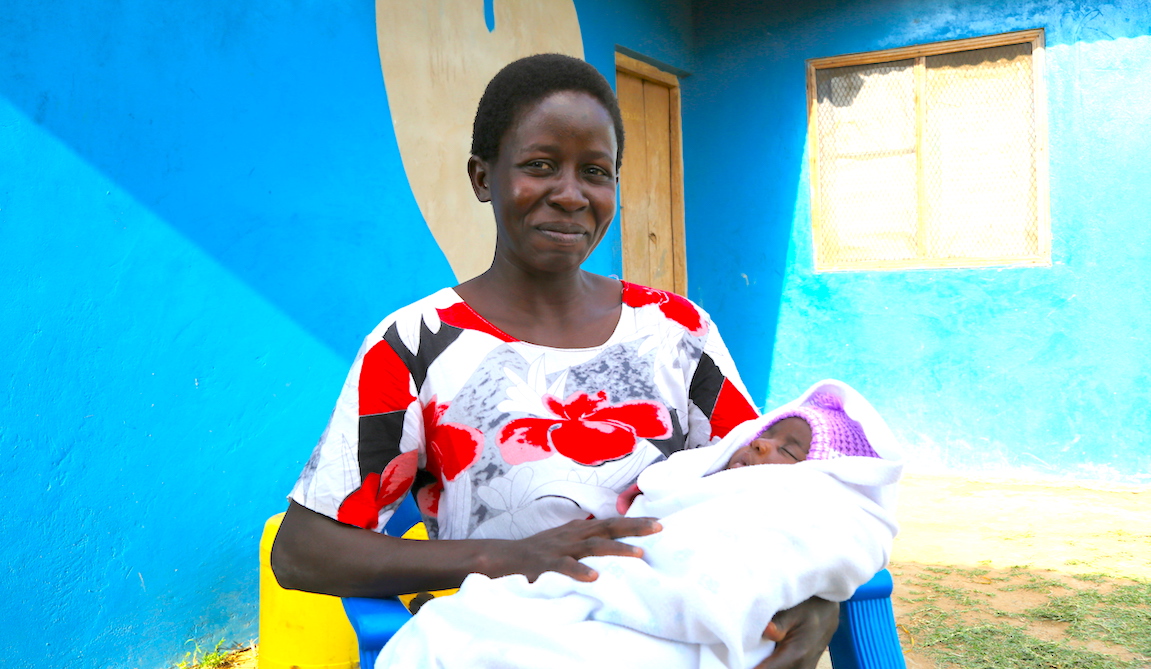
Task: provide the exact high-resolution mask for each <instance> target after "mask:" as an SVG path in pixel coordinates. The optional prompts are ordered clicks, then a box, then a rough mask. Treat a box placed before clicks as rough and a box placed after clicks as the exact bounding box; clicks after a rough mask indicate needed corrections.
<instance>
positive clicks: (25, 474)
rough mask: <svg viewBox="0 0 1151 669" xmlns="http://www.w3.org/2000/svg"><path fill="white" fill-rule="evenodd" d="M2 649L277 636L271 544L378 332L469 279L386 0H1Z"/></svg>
mask: <svg viewBox="0 0 1151 669" xmlns="http://www.w3.org/2000/svg"><path fill="white" fill-rule="evenodd" d="M2 12H3V16H4V19H3V21H2V22H0V45H3V46H2V47H0V49H2V53H3V55H2V63H3V65H2V67H0V252H2V253H3V266H2V269H0V295H3V307H2V313H3V317H2V318H0V347H2V348H3V349H4V351H5V353H4V356H3V362H2V363H0V382H2V383H3V387H4V390H5V392H4V400H3V403H2V404H0V463H2V464H0V467H2V469H3V480H4V492H3V499H4V502H3V504H2V505H0V533H2V534H3V536H4V537H5V541H4V542H3V547H2V548H0V562H2V563H3V564H4V565H5V569H4V570H3V571H2V572H0V590H2V591H3V592H4V593H5V597H4V599H3V602H2V603H0V619H3V620H4V621H5V630H4V632H3V633H2V634H0V656H2V657H4V658H5V659H4V664H5V666H16V667H24V666H33V667H40V666H56V667H76V668H80V667H84V668H87V667H143V668H149V667H160V666H168V665H170V663H172V662H174V661H176V660H179V659H181V658H182V657H183V654H184V652H185V651H187V650H191V649H192V646H191V645H185V641H186V640H188V639H197V640H199V641H200V642H202V643H207V644H209V645H210V644H212V643H213V642H214V641H215V640H217V639H219V638H221V637H225V636H226V637H227V638H229V639H230V640H247V639H249V638H251V637H254V636H255V635H256V627H255V617H256V590H257V586H256V583H257V563H256V547H257V543H256V542H257V538H258V533H259V531H260V530H261V528H262V523H263V521H264V519H266V518H267V517H268V516H269V515H271V514H273V513H276V512H277V511H281V510H283V508H284V505H285V503H284V495H285V494H286V493H287V490H288V488H289V487H290V485H291V483H292V481H293V480H294V478H295V476H296V474H297V473H298V471H299V469H300V467H301V466H302V463H303V462H304V461H305V460H306V459H307V457H308V454H309V452H310V449H311V446H312V444H313V443H314V442H315V440H316V438H317V436H318V435H319V433H320V431H321V430H322V429H323V426H324V423H325V421H326V419H327V415H328V412H329V411H330V410H331V406H332V403H333V401H334V399H335V395H336V392H337V391H338V388H339V385H340V384H341V383H342V381H343V377H344V375H345V374H346V372H347V367H348V364H349V363H350V361H351V358H352V355H353V354H354V352H355V350H356V348H357V347H358V346H359V342H360V339H361V338H362V337H363V336H364V334H366V333H367V332H368V331H369V330H370V329H371V327H372V326H373V325H374V324H375V322H376V321H377V320H378V319H379V318H380V317H382V316H383V315H384V314H385V313H387V312H388V311H389V310H391V309H393V308H395V307H397V306H399V305H400V304H402V303H404V302H407V301H409V300H411V299H414V298H416V297H418V296H420V295H423V294H426V293H428V292H430V291H432V290H434V289H435V288H438V287H440V286H442V285H444V284H447V283H450V282H451V277H452V275H451V273H450V270H449V268H448V266H447V263H446V261H445V260H444V258H443V256H442V254H440V252H439V251H438V248H437V247H436V245H435V244H434V242H433V241H432V238H431V235H430V234H429V233H428V232H427V229H426V227H425V226H424V225H423V222H422V219H421V218H420V214H419V210H418V208H417V207H416V204H415V201H414V200H413V199H412V197H411V195H410V193H409V192H408V190H407V187H406V183H407V182H406V178H405V177H404V173H403V170H402V167H401V165H400V161H399V157H398V153H397V149H396V146H395V140H394V137H393V134H392V129H391V122H390V119H389V115H388V108H387V103H386V99H385V96H384V89H383V82H382V79H381V74H380V67H379V58H378V55H377V54H378V52H377V46H376V37H375V18H374V6H373V4H372V3H371V2H369V1H357V2H327V1H325V2H318V1H317V2H296V3H280V2H256V3H241V4H236V3H208V4H206V3H203V2H198V1H195V2H191V1H189V2H165V3H120V2H79V1H71V2H68V1H52V2H47V1H46V2H36V3H17V2H8V3H4V8H3V10H2Z"/></svg>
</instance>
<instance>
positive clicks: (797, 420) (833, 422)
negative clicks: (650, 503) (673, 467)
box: [616, 392, 879, 515]
mask: <svg viewBox="0 0 1151 669" xmlns="http://www.w3.org/2000/svg"><path fill="white" fill-rule="evenodd" d="M721 443H723V442H721ZM719 446H720V444H716V445H715V446H712V447H709V448H717V447H719ZM848 455H850V456H859V457H869V458H878V457H879V454H878V453H876V452H875V449H873V448H872V447H871V444H870V443H868V441H867V435H866V434H864V432H863V427H862V426H861V425H860V424H859V423H858V422H856V421H854V420H852V419H851V418H850V417H849V416H848V415H847V414H846V413H844V411H843V404H842V402H841V400H840V399H839V398H838V397H837V396H835V395H832V394H828V393H818V392H817V393H813V394H812V395H811V396H810V397H808V398H807V400H806V402H805V403H804V404H802V405H800V406H797V407H794V408H792V409H789V410H786V411H783V412H777V413H775V414H774V415H773V416H772V418H771V422H769V423H768V425H767V427H766V428H764V429H763V431H762V432H760V433H759V434H758V435H757V436H756V437H754V438H753V439H752V440H751V441H749V442H747V443H746V444H744V445H743V446H739V447H738V448H736V450H735V452H734V453H733V454H732V455H731V457H730V458H729V459H728V461H727V464H726V465H725V466H724V467H723V469H722V470H720V471H728V470H731V469H739V468H740V467H747V466H750V465H791V464H795V463H797V462H803V461H805V460H827V459H830V458H837V457H843V456H848ZM714 473H718V472H714ZM640 494H642V492H641V490H640V487H639V484H638V483H636V484H633V485H632V486H631V487H630V488H628V489H627V490H625V491H624V492H623V493H622V494H620V497H619V501H618V502H617V504H616V509H617V510H618V511H619V513H620V515H624V514H626V513H627V511H628V509H630V508H631V504H632V502H634V501H635V499H636V497H637V496H638V495H640Z"/></svg>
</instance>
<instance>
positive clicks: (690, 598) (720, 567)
mask: <svg viewBox="0 0 1151 669" xmlns="http://www.w3.org/2000/svg"><path fill="white" fill-rule="evenodd" d="M816 391H819V392H830V393H832V394H835V395H837V396H839V397H840V398H842V399H843V400H844V402H843V404H844V410H845V411H846V412H847V414H848V415H849V416H851V417H852V418H853V419H855V420H857V421H858V422H859V423H860V424H861V425H862V427H863V430H864V432H865V434H867V437H868V441H869V442H871V444H872V446H873V448H874V449H875V451H876V452H877V453H878V454H879V455H880V457H878V458H871V457H858V456H846V457H840V458H835V459H831V460H808V461H805V462H799V463H796V464H792V465H758V466H753V467H742V468H739V469H733V470H727V471H719V470H721V469H722V468H723V467H724V465H725V464H726V463H727V461H728V458H730V456H731V454H732V452H734V451H735V450H736V449H737V448H739V447H740V446H743V445H744V444H746V443H747V442H749V441H750V440H751V439H753V438H755V437H756V436H757V435H758V434H759V433H760V432H761V431H762V430H763V429H765V428H766V427H767V426H768V425H769V424H770V423H771V422H772V421H773V420H774V419H775V417H776V416H778V415H780V414H782V413H783V412H785V411H787V410H788V409H791V408H794V407H795V406H797V405H799V404H801V403H802V402H804V401H806V400H807V399H808V398H809V397H810V395H811V394H812V393H814V392H816ZM902 469H903V455H902V449H901V448H900V446H899V445H898V443H897V442H896V441H895V439H894V437H893V436H892V434H891V431H890V430H889V429H888V428H887V425H886V424H885V423H884V422H883V419H882V418H881V417H880V416H879V414H878V413H877V412H876V411H875V410H874V408H873V407H872V406H871V405H870V404H869V403H868V402H867V400H865V399H863V397H862V396H861V395H859V393H857V392H856V391H854V390H853V389H851V388H850V387H848V386H847V385H846V384H843V383H841V382H838V381H824V382H821V383H819V384H816V386H813V387H812V389H811V390H809V391H808V392H807V393H805V394H804V395H803V396H801V397H800V399H798V400H796V401H795V402H793V403H791V404H788V405H787V406H785V407H781V408H780V409H778V410H776V411H773V412H772V413H770V414H768V415H766V416H764V417H762V418H760V419H757V420H753V421H748V422H746V423H744V424H742V425H740V426H738V427H737V428H735V429H734V430H733V431H732V432H731V433H730V434H728V435H727V437H725V438H724V439H723V440H722V441H721V442H719V443H717V444H715V445H714V446H711V447H708V448H701V449H697V450H694V451H688V452H682V453H677V454H675V455H673V456H672V457H670V458H669V459H668V460H667V461H665V462H662V463H658V464H655V465H653V466H652V467H650V468H649V469H648V470H646V471H645V472H644V474H643V475H642V476H641V477H640V479H639V486H640V488H642V489H643V491H644V494H642V495H640V496H639V497H638V498H637V499H636V501H635V503H634V504H633V505H632V507H631V508H630V509H629V510H628V514H627V515H629V516H655V517H658V518H660V522H661V524H662V525H663V530H662V531H661V532H659V533H657V534H654V535H650V536H646V537H633V538H628V539H624V541H626V542H628V543H631V544H635V545H637V546H642V547H643V548H644V556H643V558H642V559H637V558H626V557H616V556H607V557H593V558H585V559H584V560H582V562H584V563H585V564H587V565H588V566H590V567H592V568H594V569H596V570H597V571H598V572H599V578H598V579H597V580H596V581H594V582H591V583H581V582H577V581H575V580H573V579H571V578H568V577H566V576H563V575H560V574H557V573H554V572H548V573H545V574H543V575H542V576H540V578H539V579H537V580H536V581H535V583H528V582H527V579H526V578H524V577H523V576H518V575H517V576H505V577H503V578H499V579H494V580H493V579H489V578H487V577H485V576H482V575H480V574H472V575H471V576H469V577H468V578H467V580H465V581H464V584H463V586H462V587H461V588H460V591H459V593H457V594H456V595H453V596H451V597H445V598H441V599H437V600H435V601H431V602H428V603H427V604H425V605H424V606H423V608H421V609H420V612H419V613H418V614H417V615H416V617H415V618H413V620H412V621H411V622H410V623H408V624H407V625H405V626H404V627H403V628H402V629H401V630H400V631H399V633H398V634H397V635H396V636H395V637H393V638H392V639H391V640H390V641H389V642H388V644H387V645H386V646H385V647H384V651H383V653H381V655H380V657H379V659H378V660H377V663H376V667H377V669H380V668H382V667H446V668H452V667H459V668H461V669H463V668H468V669H484V668H490V669H497V668H498V669H517V668H522V669H529V668H535V667H549V668H553V669H554V668H565V667H571V668H573V669H575V668H576V667H581V668H583V667H597V668H600V669H607V668H609V667H620V668H625V667H627V668H631V667H667V668H675V669H695V668H701V669H702V668H707V669H712V668H717V667H740V668H742V667H753V666H755V665H757V664H758V663H759V662H761V661H762V660H763V659H764V658H766V657H767V656H768V655H769V654H770V653H771V652H772V650H773V649H774V644H773V643H772V642H769V641H764V640H763V639H762V636H761V635H762V633H763V630H764V628H765V627H766V626H767V623H768V622H769V621H770V620H771V618H772V617H773V616H774V615H775V613H776V612H777V611H780V610H782V609H786V608H791V607H793V606H795V605H796V604H799V603H800V602H802V601H804V600H806V599H808V598H809V597H812V596H819V597H823V598H824V599H829V600H834V601H843V600H845V599H847V598H849V597H850V596H851V595H852V593H853V592H855V590H856V588H858V587H859V586H860V585H862V584H863V583H866V582H867V581H868V580H869V579H870V578H871V577H872V576H874V575H875V573H876V572H877V571H879V570H880V569H882V568H883V567H884V566H885V565H886V564H887V560H888V557H889V556H890V553H891V546H892V540H893V539H894V537H895V533H896V531H897V525H896V523H895V519H894V511H895V510H894V501H895V499H894V488H895V484H896V483H897V482H898V480H899V477H900V474H901V473H902Z"/></svg>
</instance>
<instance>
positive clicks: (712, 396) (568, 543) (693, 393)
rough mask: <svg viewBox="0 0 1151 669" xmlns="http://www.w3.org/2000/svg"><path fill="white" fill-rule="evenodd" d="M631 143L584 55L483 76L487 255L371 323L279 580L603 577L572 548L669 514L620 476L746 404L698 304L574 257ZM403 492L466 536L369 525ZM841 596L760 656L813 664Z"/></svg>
mask: <svg viewBox="0 0 1151 669" xmlns="http://www.w3.org/2000/svg"><path fill="white" fill-rule="evenodd" d="M623 144H624V136H623V122H622V120H621V118H620V113H619V107H618V104H617V103H616V100H615V96H614V94H613V92H612V91H611V88H610V86H609V85H608V84H607V82H606V81H605V80H604V79H603V77H602V76H601V75H599V73H598V72H596V70H595V69H594V68H592V67H591V66H589V65H587V64H586V63H584V62H583V61H580V60H577V59H573V58H569V57H566V56H559V55H554V54H549V55H541V56H532V57H530V58H525V59H522V60H520V61H516V62H515V63H512V64H511V65H509V66H507V67H506V68H504V70H502V71H501V72H500V73H499V74H497V75H496V76H495V78H493V79H492V81H491V82H490V83H489V84H488V87H487V90H486V91H485V92H484V96H483V98H482V99H481V101H480V105H479V109H478V111H477V113H476V121H475V127H474V131H473V143H472V154H473V155H472V157H471V158H470V160H469V161H468V174H469V177H470V179H471V183H472V187H473V189H474V191H475V193H476V197H477V198H479V199H480V201H483V202H491V204H492V210H493V213H494V215H495V220H496V229H497V234H496V251H495V257H494V259H493V261H492V266H491V268H490V269H489V270H488V271H487V272H485V273H484V274H482V275H480V276H478V277H476V278H475V279H472V280H470V281H467V282H465V283H463V284H461V285H459V286H457V287H456V288H455V289H445V290H442V291H440V292H438V293H436V294H434V295H432V296H430V297H428V298H425V299H423V300H420V301H419V302H416V303H415V304H413V305H410V306H408V307H405V308H404V309H401V310H399V311H398V312H396V313H395V314H392V315H391V316H389V317H388V318H387V319H385V320H384V322H383V323H381V324H380V326H378V327H377V328H376V330H375V331H374V332H373V333H372V334H371V335H369V336H368V338H367V339H366V340H365V342H364V346H363V347H362V348H361V351H360V354H359V355H358V356H357V359H356V362H355V363H354V364H353V366H352V370H351V372H350V374H349V376H348V381H347V383H346V384H345V386H344V389H343V392H342V393H341V395H340V399H339V402H338V404H337V406H336V410H335V412H334V413H333V415H332V419H331V422H330V423H329V426H328V429H327V431H326V432H325V434H324V436H323V437H322V438H321V440H320V443H319V444H318V445H317V447H316V450H315V452H314V454H313V456H312V459H311V460H310V461H309V463H308V465H307V466H306V467H305V469H304V472H303V474H301V477H300V480H299V481H298V482H297V484H296V487H295V488H294V489H293V491H292V494H291V496H290V499H291V502H290V505H289V509H288V512H287V515H286V516H285V518H284V522H283V524H282V526H281V529H280V532H279V535H278V537H277V539H276V543H275V546H274V547H273V550H272V566H273V569H274V570H275V573H276V577H277V578H278V579H279V581H280V583H281V584H282V585H284V587H288V588H295V589H301V590H309V591H314V592H323V593H329V594H334V595H340V596H386V595H393V594H398V593H405V592H417V591H427V590H434V589H442V588H448V587H455V586H458V585H459V584H460V583H461V582H462V581H463V579H464V578H465V577H466V576H467V575H468V574H470V573H481V574H485V575H487V576H490V577H493V578H494V577H498V576H504V575H507V574H524V575H526V576H527V577H528V578H529V579H530V580H534V579H536V578H537V577H538V576H539V575H540V574H541V573H543V572H545V571H556V572H559V573H562V574H566V575H568V576H570V577H572V578H575V579H577V580H583V581H592V580H595V578H596V577H597V574H596V573H595V572H594V571H593V570H591V569H590V568H588V567H587V566H585V565H583V564H582V563H580V562H579V560H580V559H581V558H584V557H588V556H593V555H624V556H637V557H638V556H639V555H640V554H641V552H640V550H639V549H638V548H635V547H633V546H630V545H628V544H625V543H622V542H619V541H616V539H618V538H620V537H629V536H641V535H645V534H651V533H654V532H658V531H659V529H660V528H659V524H658V523H657V522H655V521H654V520H653V519H644V518H619V517H615V518H612V517H610V516H612V515H614V514H612V513H611V510H612V509H614V506H615V499H616V496H617V495H618V493H619V492H621V491H623V490H624V489H625V488H627V487H628V486H629V485H630V484H632V483H634V481H635V479H636V477H637V476H638V474H639V472H640V471H642V469H643V468H644V467H646V466H647V465H648V464H651V463H652V462H654V461H656V460H659V459H662V458H664V457H665V456H666V454H667V453H670V452H673V451H676V450H680V449H682V448H685V447H694V446H699V445H703V444H705V443H709V442H710V441H712V440H713V439H718V438H719V437H722V436H723V435H724V434H726V433H727V431H728V430H730V429H731V428H732V427H734V426H735V425H736V424H738V423H740V422H742V421H744V420H746V419H749V418H752V417H754V416H755V413H756V412H755V410H754V409H753V408H752V405H751V403H750V402H749V401H748V400H747V396H746V392H745V391H743V390H742V384H741V383H740V381H739V379H738V376H737V375H736V372H735V370H734V366H733V365H732V364H731V361H730V358H729V356H728V354H727V351H726V349H725V347H724V346H723V342H722V340H721V339H720V338H719V335H718V333H717V332H716V330H715V328H714V326H713V325H712V324H711V323H710V321H709V320H708V318H707V316H706V314H704V313H703V312H702V311H701V310H699V309H698V308H697V307H696V306H695V305H693V304H691V303H690V302H688V301H687V300H685V299H683V298H681V297H678V296H674V295H671V294H668V293H663V292H660V291H654V290H651V289H647V288H643V287H641V286H635V285H632V284H626V283H622V282H619V281H616V280H614V279H610V278H607V277H603V276H598V275H594V274H590V273H588V272H585V271H583V270H582V269H580V265H581V263H583V261H584V260H585V259H586V258H587V257H588V255H589V254H590V253H591V252H592V250H593V249H594V248H595V247H596V245H597V244H598V243H599V242H600V240H602V239H603V236H604V234H605V232H606V231H607V228H608V225H609V224H610V223H611V220H612V218H613V217H614V215H615V193H616V182H617V172H618V170H619V166H620V163H621V160H622V150H623ZM409 491H411V492H412V493H414V494H415V496H416V500H417V502H418V504H419V506H420V511H421V513H422V514H423V516H424V520H425V523H426V524H427V525H428V528H429V534H430V535H431V536H432V537H433V538H439V539H454V540H455V541H427V542H412V541H404V540H402V539H395V538H392V537H388V536H385V535H383V534H380V533H379V532H365V531H363V529H360V528H366V529H375V530H380V529H381V528H382V527H383V525H384V523H385V522H386V521H387V519H388V517H390V515H391V512H392V510H393V509H394V508H395V506H396V505H397V504H398V503H399V501H400V500H401V499H402V498H403V496H404V495H405V494H407V493H408V492H409ZM593 516H594V517H597V518H600V519H593ZM353 526H357V527H353ZM836 611H837V607H836V606H835V605H834V604H829V603H826V602H823V601H822V600H811V601H809V602H808V603H806V604H804V605H801V606H799V607H796V608H795V609H791V610H790V611H787V612H783V613H781V614H780V615H779V616H777V617H776V618H775V620H774V621H773V623H772V624H771V625H769V628H768V630H767V631H766V632H765V634H767V635H768V636H770V637H772V638H773V639H774V640H777V641H781V642H782V643H781V644H780V645H779V649H778V650H777V652H776V653H775V654H774V655H773V656H772V657H771V658H769V660H768V662H767V663H766V664H764V665H762V666H764V667H792V666H794V667H806V666H814V663H815V661H816V660H817V659H818V655H819V653H820V652H821V651H822V649H823V648H824V647H826V644H827V640H828V639H829V638H830V636H831V633H832V632H833V631H834V628H835V624H836Z"/></svg>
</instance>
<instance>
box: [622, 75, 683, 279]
mask: <svg viewBox="0 0 1151 669" xmlns="http://www.w3.org/2000/svg"><path fill="white" fill-rule="evenodd" d="M616 92H617V94H618V96H619V105H620V111H621V112H622V113H623V125H624V132H625V133H626V134H627V144H626V146H625V150H624V162H623V167H622V169H621V171H620V236H621V238H622V240H623V274H624V279H625V280H627V281H631V282H633V283H639V284H643V285H645V286H651V287H652V288H658V289H660V290H669V291H672V292H675V293H679V294H680V295H686V294H687V265H686V258H685V255H684V246H683V163H682V158H681V154H680V119H679V81H678V79H677V78H676V77H675V75H672V74H669V73H667V72H663V71H662V70H659V69H657V68H655V67H653V66H651V65H648V64H647V63H644V62H641V61H638V60H635V59H633V58H629V57H628V56H624V55H623V54H616Z"/></svg>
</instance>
